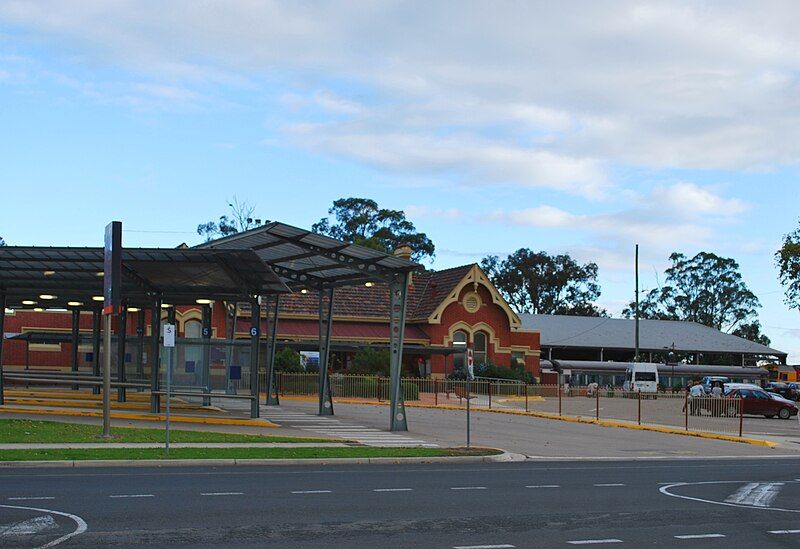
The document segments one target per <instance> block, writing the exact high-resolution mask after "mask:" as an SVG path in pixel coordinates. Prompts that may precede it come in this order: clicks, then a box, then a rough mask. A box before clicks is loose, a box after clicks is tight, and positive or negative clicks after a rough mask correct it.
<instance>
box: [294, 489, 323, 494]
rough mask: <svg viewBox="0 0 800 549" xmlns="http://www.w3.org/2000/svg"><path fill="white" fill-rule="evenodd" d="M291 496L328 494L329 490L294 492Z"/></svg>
mask: <svg viewBox="0 0 800 549" xmlns="http://www.w3.org/2000/svg"><path fill="white" fill-rule="evenodd" d="M292 493H293V494H330V493H331V490H295V491H294V492H292Z"/></svg>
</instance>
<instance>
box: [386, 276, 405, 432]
mask: <svg viewBox="0 0 800 549" xmlns="http://www.w3.org/2000/svg"><path fill="white" fill-rule="evenodd" d="M389 294H390V303H389V304H390V307H389V353H390V355H389V379H390V383H391V393H390V395H391V397H390V398H391V402H390V404H389V410H390V415H391V421H390V425H389V430H390V431H408V422H407V421H406V409H405V404H404V403H403V385H402V381H401V373H402V368H403V338H404V335H405V328H406V297H407V295H408V273H397V274H395V275H394V276H393V277H392V281H391V283H390V284H389Z"/></svg>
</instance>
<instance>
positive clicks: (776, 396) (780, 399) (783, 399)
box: [767, 391, 796, 405]
mask: <svg viewBox="0 0 800 549" xmlns="http://www.w3.org/2000/svg"><path fill="white" fill-rule="evenodd" d="M767 394H768V395H769V398H771V399H772V400H777V401H778V402H788V403H789V404H795V405H796V403H795V402H794V401H792V400H789V399H788V398H786V397H783V396H781V395H779V394H778V393H770V392H769V391H767Z"/></svg>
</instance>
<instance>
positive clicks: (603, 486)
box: [595, 483, 625, 488]
mask: <svg viewBox="0 0 800 549" xmlns="http://www.w3.org/2000/svg"><path fill="white" fill-rule="evenodd" d="M595 486H597V487H598V488H613V487H614V486H625V485H624V484H619V483H615V484H614V483H612V484H595Z"/></svg>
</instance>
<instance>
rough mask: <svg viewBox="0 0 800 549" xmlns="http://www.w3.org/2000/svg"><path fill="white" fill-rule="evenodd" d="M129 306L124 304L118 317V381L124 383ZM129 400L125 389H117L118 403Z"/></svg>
mask: <svg viewBox="0 0 800 549" xmlns="http://www.w3.org/2000/svg"><path fill="white" fill-rule="evenodd" d="M127 332H128V304H127V303H125V302H124V301H123V302H122V307H120V312H119V315H118V316H117V381H119V382H120V383H124V382H125V380H126V377H125V343H126V342H127V335H128V333H127ZM126 398H127V395H126V391H125V387H124V386H123V385H120V386H119V387H117V402H125V401H126Z"/></svg>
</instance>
